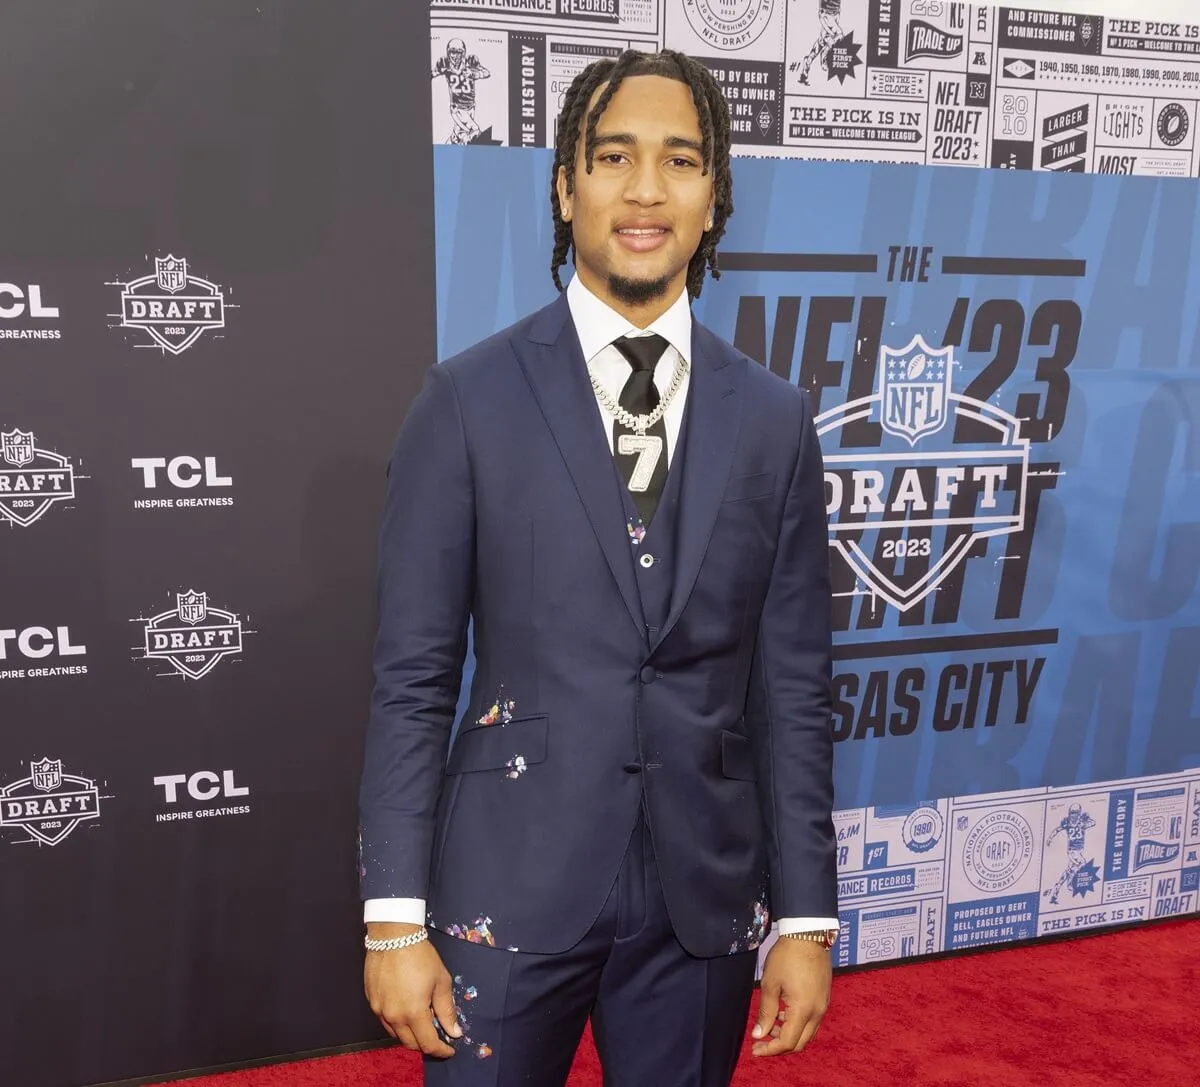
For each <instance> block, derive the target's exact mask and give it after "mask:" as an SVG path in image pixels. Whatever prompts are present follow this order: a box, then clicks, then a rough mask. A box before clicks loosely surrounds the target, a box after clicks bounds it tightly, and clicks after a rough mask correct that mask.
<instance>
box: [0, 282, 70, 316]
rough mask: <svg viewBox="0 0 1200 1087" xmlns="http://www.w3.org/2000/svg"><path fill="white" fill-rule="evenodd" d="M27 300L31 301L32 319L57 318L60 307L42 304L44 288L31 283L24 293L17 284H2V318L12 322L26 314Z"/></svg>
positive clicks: (0, 297) (0, 310) (30, 311)
mask: <svg viewBox="0 0 1200 1087" xmlns="http://www.w3.org/2000/svg"><path fill="white" fill-rule="evenodd" d="M26 298H28V300H29V316H30V317H57V316H58V307H57V306H47V305H44V304H43V303H42V288H41V287H39V286H38V285H37V284H36V283H31V284H30V285H29V287H27V288H26V290H24V291H22V290H21V288H20V287H18V286H17V285H16V284H15V283H0V317H4V318H7V319H8V320H12V319H13V318H14V317H20V316H22V315H23V314H24V313H25V303H26Z"/></svg>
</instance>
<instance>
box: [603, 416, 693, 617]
mask: <svg viewBox="0 0 1200 1087" xmlns="http://www.w3.org/2000/svg"><path fill="white" fill-rule="evenodd" d="M690 414H691V413H690V412H689V410H688V408H687V407H685V408H684V412H683V420H682V422H681V423H680V426H679V436H678V437H677V438H676V440H675V446H674V449H673V450H672V452H671V462H670V467H669V468H668V470H667V482H666V485H665V486H664V487H663V493H662V497H661V498H660V499H659V501H658V508H657V509H656V510H655V511H654V518H653V519H652V520H651V522H650V524H649V525H648V526H643V525H642V522H641V518H639V517H638V514H637V509H636V508H635V507H634V504H633V499H632V498H631V497H630V494H629V488H628V487H627V486H626V485H625V481H624V480H623V479H621V476H620V473H619V472H618V473H617V484H618V486H619V487H620V490H621V502H622V504H623V505H624V508H625V526H626V530H627V532H628V534H629V544H630V546H629V552H630V561H631V562H632V563H633V566H634V571H635V573H636V574H637V586H638V592H639V594H640V595H641V598H642V615H643V616H644V617H645V620H646V637H647V639H653V638H654V636H655V635H656V634H657V633H658V631H659V629H660V628H661V627H662V625H663V624H664V623H665V622H666V621H667V615H668V614H669V613H670V610H671V582H672V580H673V579H674V576H675V570H674V566H675V553H676V546H675V544H676V531H677V528H678V524H679V498H680V495H681V494H682V491H683V488H682V484H681V481H682V479H683V470H684V466H683V460H684V457H683V451H684V449H685V448H686V441H687V429H688V416H689V415H690ZM613 471H614V472H617V465H616V460H615V459H614V461H613Z"/></svg>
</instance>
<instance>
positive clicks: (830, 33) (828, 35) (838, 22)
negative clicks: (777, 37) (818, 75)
mask: <svg viewBox="0 0 1200 1087" xmlns="http://www.w3.org/2000/svg"><path fill="white" fill-rule="evenodd" d="M817 3H818V5H819V10H818V12H817V21H818V22H819V23H820V27H821V28H820V30H819V31H817V40H816V41H814V42H813V47H812V48H811V49H810V50H809V51H808V55H807V56H806V57H805V58H804V62H803V64H802V65H801V66H800V82H801V83H803V84H804V85H805V86H808V72H809V69H810V68H812V66H813V61H814V60H816V59H817V58H818V57H820V59H821V63H825V59H826V58H827V57H828V56H829V50H830V49H831V48H832V47H833V43H834V42H836V41H837V40H838V39H839V38H844V37H845V36H846V34H845V31H843V30H842V0H817ZM795 69H796V65H795V64H793V65H792V70H793V71H795Z"/></svg>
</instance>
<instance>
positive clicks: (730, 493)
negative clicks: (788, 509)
mask: <svg viewBox="0 0 1200 1087" xmlns="http://www.w3.org/2000/svg"><path fill="white" fill-rule="evenodd" d="M774 493H775V473H774V472H757V473H755V474H754V475H751V476H734V478H733V479H731V480H730V481H729V482H728V483H727V484H726V485H725V493H724V494H723V495H722V496H721V501H722V502H748V501H749V500H750V499H752V498H766V497H767V496H768V495H772V494H774Z"/></svg>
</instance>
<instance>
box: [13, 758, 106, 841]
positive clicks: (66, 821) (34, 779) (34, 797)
mask: <svg viewBox="0 0 1200 1087" xmlns="http://www.w3.org/2000/svg"><path fill="white" fill-rule="evenodd" d="M99 818H100V792H99V790H98V789H97V787H96V783H95V782H94V781H91V780H89V779H88V778H85V777H79V776H78V775H77V774H64V773H63V764H62V759H48V758H47V759H42V760H41V761H40V762H33V763H30V765H29V776H28V777H26V778H22V779H21V780H20V781H14V782H13V783H12V784H11V785H7V786H5V787H4V788H0V827H8V828H10V829H13V830H19V831H21V832H22V833H23V835H24V837H23V838H22V839H21V840H22V841H34V842H37V843H39V844H40V845H58V844H59V842H61V841H63V839H65V838H66V837H67V835H68V834H70V833H71V831H73V830H74V829H75V828H76V827H78V826H79V825H80V824H81V823H85V822H87V821H88V820H90V819H99Z"/></svg>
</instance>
